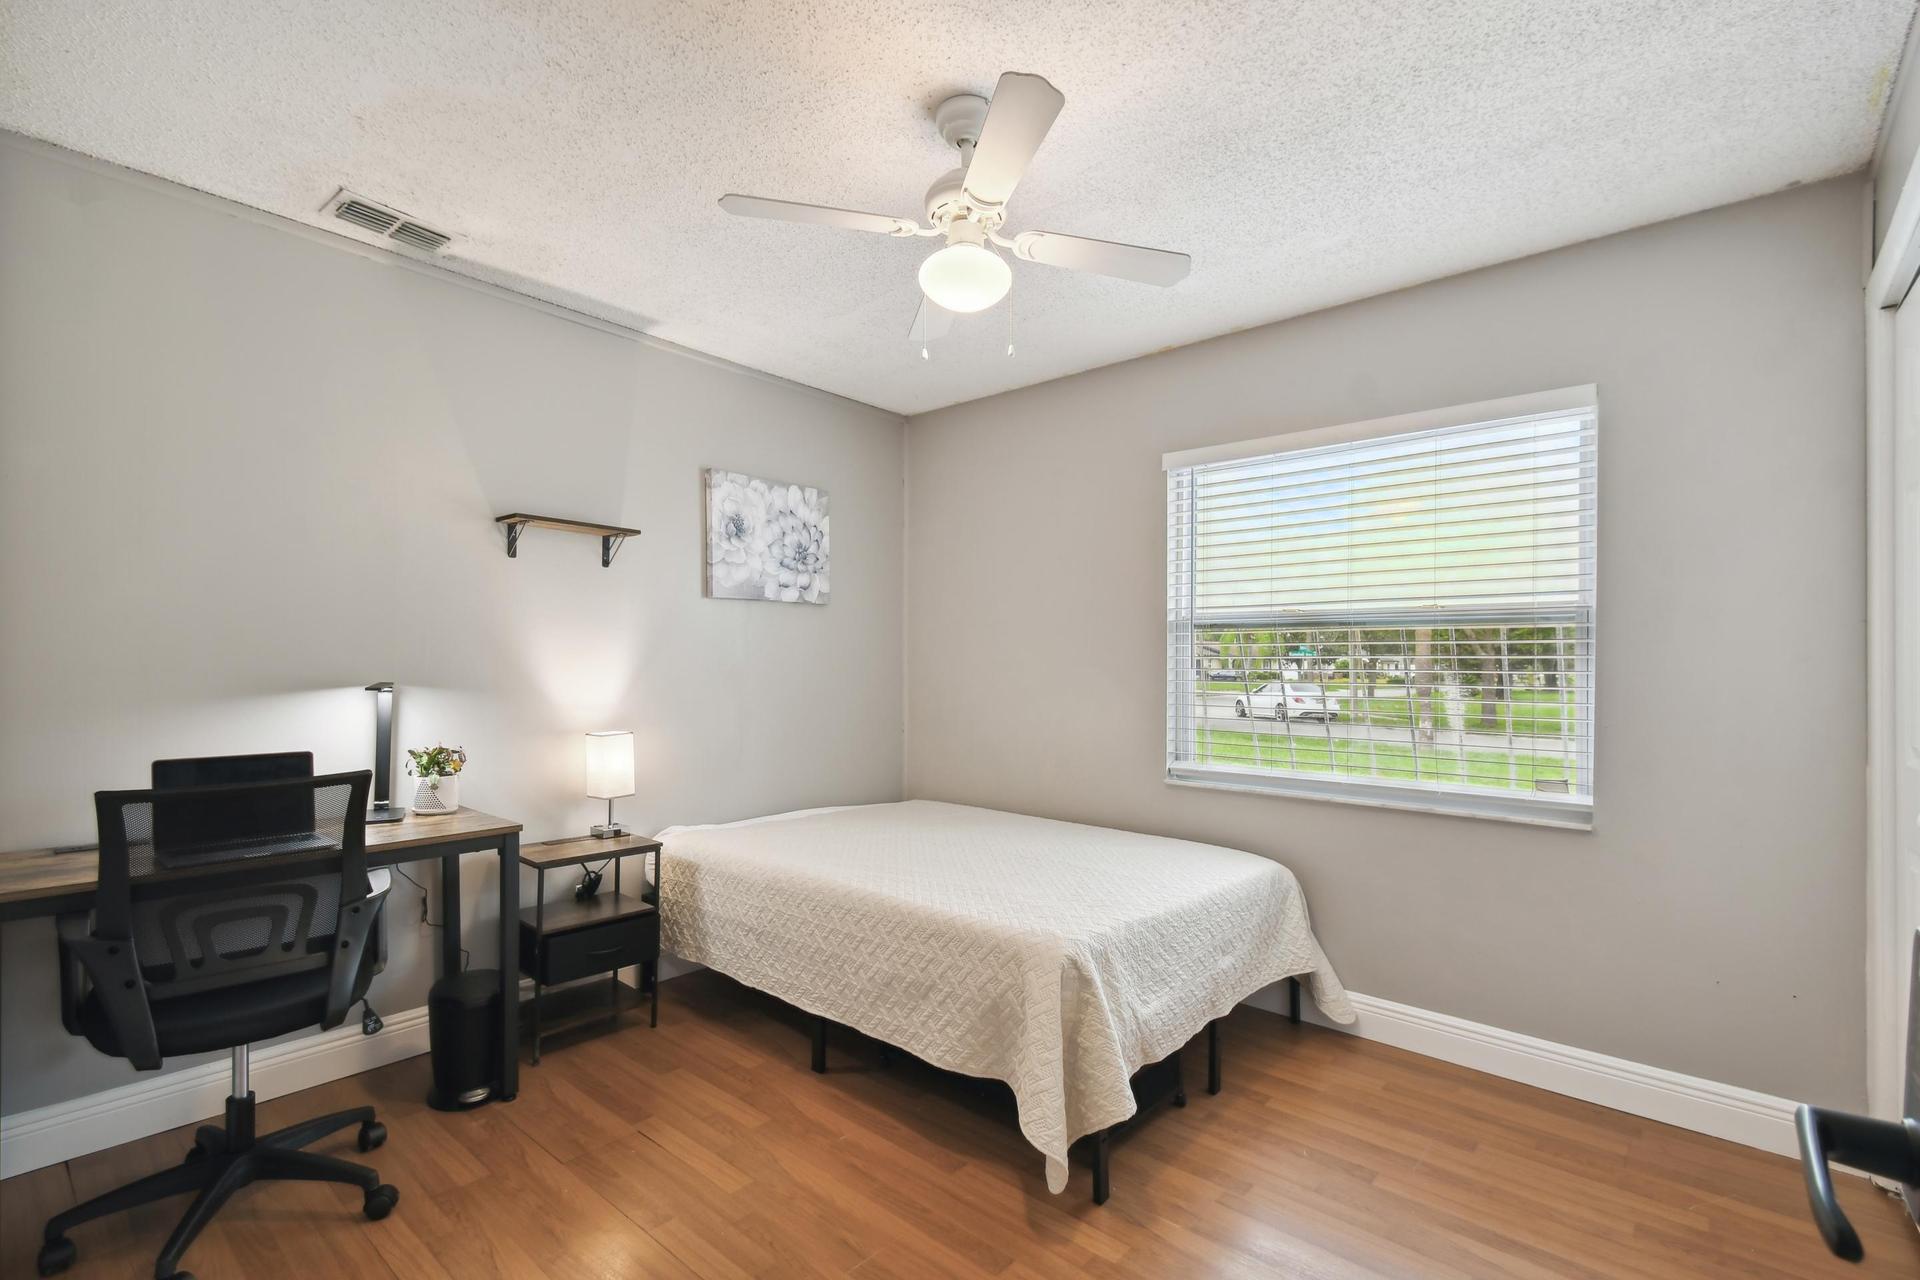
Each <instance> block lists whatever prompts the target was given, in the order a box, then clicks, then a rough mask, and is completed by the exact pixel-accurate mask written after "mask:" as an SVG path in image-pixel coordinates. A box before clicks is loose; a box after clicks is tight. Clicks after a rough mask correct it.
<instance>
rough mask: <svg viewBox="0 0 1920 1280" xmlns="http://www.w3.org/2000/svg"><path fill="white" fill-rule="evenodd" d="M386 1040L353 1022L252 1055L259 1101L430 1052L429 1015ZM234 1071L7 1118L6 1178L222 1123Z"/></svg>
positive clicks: (408, 1018) (130, 1088) (192, 1070)
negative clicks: (189, 1127)
mask: <svg viewBox="0 0 1920 1280" xmlns="http://www.w3.org/2000/svg"><path fill="white" fill-rule="evenodd" d="M385 1022H386V1027H385V1028H384V1029H383V1030H382V1031H381V1032H380V1034H379V1035H374V1036H369V1035H364V1034H362V1033H361V1030H360V1020H359V1019H358V1018H349V1019H348V1020H347V1021H346V1022H345V1023H343V1024H342V1025H340V1026H338V1027H335V1028H334V1029H333V1030H331V1031H323V1032H321V1033H320V1034H318V1035H312V1036H307V1037H306V1038H304V1039H301V1040H293V1041H289V1042H287V1043H286V1044H276V1045H269V1046H267V1047H266V1048H264V1049H256V1050H254V1051H253V1055H252V1063H251V1067H252V1071H251V1080H252V1084H253V1092H254V1096H255V1097H257V1098H259V1099H260V1100H261V1101H265V1100H266V1099H268V1098H278V1097H281V1096H282V1095H285V1094H289V1093H296V1092H298V1091H299V1090H301V1089H310V1088H312V1087H313V1086H314V1085H317V1084H325V1083H326V1082H327V1081H329V1080H338V1079H340V1078H341V1077H342V1076H350V1075H353V1074H354V1073H356V1072H360V1071H370V1070H372V1069H373V1068H375V1067H383V1066H385V1065H386V1064H387V1063H389V1062H398V1061H400V1060H401V1059H402V1058H411V1057H414V1056H416V1055H418V1054H422V1053H425V1052H426V1051H427V1011H426V1009H425V1008H419V1009H409V1010H407V1011H406V1012H405V1013H396V1014H390V1015H388V1016H387V1017H386V1019H385ZM229 1075H230V1069H229V1066H228V1063H227V1062H226V1061H225V1060H220V1061H215V1062H203V1063H200V1064H199V1065H198V1066H192V1067H187V1068H185V1069H183V1070H180V1071H169V1072H167V1073H166V1074H165V1075H160V1076H152V1077H149V1078H147V1079H144V1080H136V1081H134V1082H133V1083H132V1084H126V1085H121V1086H120V1087H119V1088H117V1089H108V1090H106V1091H105V1092H104V1093H92V1094H88V1095H87V1096H85V1097H83V1098H75V1099H73V1100H72V1101H70V1102H56V1103H54V1104H52V1105H51V1106H45V1107H37V1108H35V1109H34V1110H32V1111H21V1112H16V1113H15V1114H13V1115H10V1116H4V1117H0V1178H11V1177H12V1176H13V1175H14V1174H16V1173H26V1172H28V1171H30V1170H33V1169H40V1168H44V1167H46V1166H47V1165H50V1164H58V1163H60V1162H61V1161H62V1160H71V1159H73V1158H74V1157H76V1156H83V1155H87V1154H89V1153H90V1152H94V1151H104V1150H105V1149H107V1148H108V1147H113V1146H118V1145H119V1144H120V1143H122V1142H131V1141H133V1140H134V1139H135V1138H145V1137H148V1136H149V1135H152V1134H156V1133H164V1132H166V1131H167V1130H168V1129H177V1128H179V1127H180V1126H181V1125H185V1124H194V1123H197V1122H201V1121H208V1120H217V1119H218V1118H219V1117H220V1115H221V1113H222V1112H223V1111H224V1110H225V1108H226V1100H227V1087H228V1084H229V1083H230V1079H229Z"/></svg>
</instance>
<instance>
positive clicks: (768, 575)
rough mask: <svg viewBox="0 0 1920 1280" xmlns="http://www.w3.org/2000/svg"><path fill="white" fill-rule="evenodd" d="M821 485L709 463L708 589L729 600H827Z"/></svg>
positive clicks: (824, 522)
mask: <svg viewBox="0 0 1920 1280" xmlns="http://www.w3.org/2000/svg"><path fill="white" fill-rule="evenodd" d="M827 552H828V538H827V495H826V491H825V490H822V489H811V488H805V487H803V486H801V485H797V484H781V483H779V482H777V481H773V480H756V479H754V478H753V477H752V476H746V475H742V474H740V473H739V472H738V471H722V470H720V469H719V468H718V467H709V468H708V469H707V594H708V595H709V596H712V597H715V598H719V599H726V600H779V601H785V602H786V603H789V604H795V603H805V604H825V603H826V602H827Z"/></svg>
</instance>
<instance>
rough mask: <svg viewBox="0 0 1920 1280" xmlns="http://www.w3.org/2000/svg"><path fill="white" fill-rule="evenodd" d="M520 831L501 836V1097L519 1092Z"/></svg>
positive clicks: (509, 1100)
mask: <svg viewBox="0 0 1920 1280" xmlns="http://www.w3.org/2000/svg"><path fill="white" fill-rule="evenodd" d="M519 958H520V834H519V832H514V833H513V834H511V835H507V836H503V837H501V839H500V1100H501V1101H502V1102H511V1101H513V1099H514V1097H515V1095H517V1094H518V1093H519V1092H520V965H519V963H518V961H519Z"/></svg>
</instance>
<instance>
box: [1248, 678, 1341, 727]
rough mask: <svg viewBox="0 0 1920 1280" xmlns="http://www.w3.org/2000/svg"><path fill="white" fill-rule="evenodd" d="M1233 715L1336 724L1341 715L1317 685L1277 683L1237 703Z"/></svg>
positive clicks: (1330, 699)
mask: <svg viewBox="0 0 1920 1280" xmlns="http://www.w3.org/2000/svg"><path fill="white" fill-rule="evenodd" d="M1233 714H1235V715H1237V716H1239V717H1240V718H1241V719H1243V720H1245V719H1250V718H1252V717H1254V716H1271V717H1272V718H1273V719H1275V720H1328V721H1330V720H1332V719H1333V718H1334V717H1335V716H1337V715H1339V714H1340V709H1339V707H1337V706H1336V705H1334V700H1333V699H1332V698H1331V697H1329V696H1328V695H1327V692H1326V691H1325V690H1324V689H1322V688H1321V687H1320V686H1319V685H1317V684H1301V683H1298V682H1297V681H1292V680H1275V681H1273V682H1271V683H1269V684H1263V685H1261V686H1260V687H1259V688H1257V689H1255V690H1254V691H1253V692H1252V693H1243V694H1240V695H1238V696H1236V697H1235V698H1234V700H1233Z"/></svg>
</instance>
